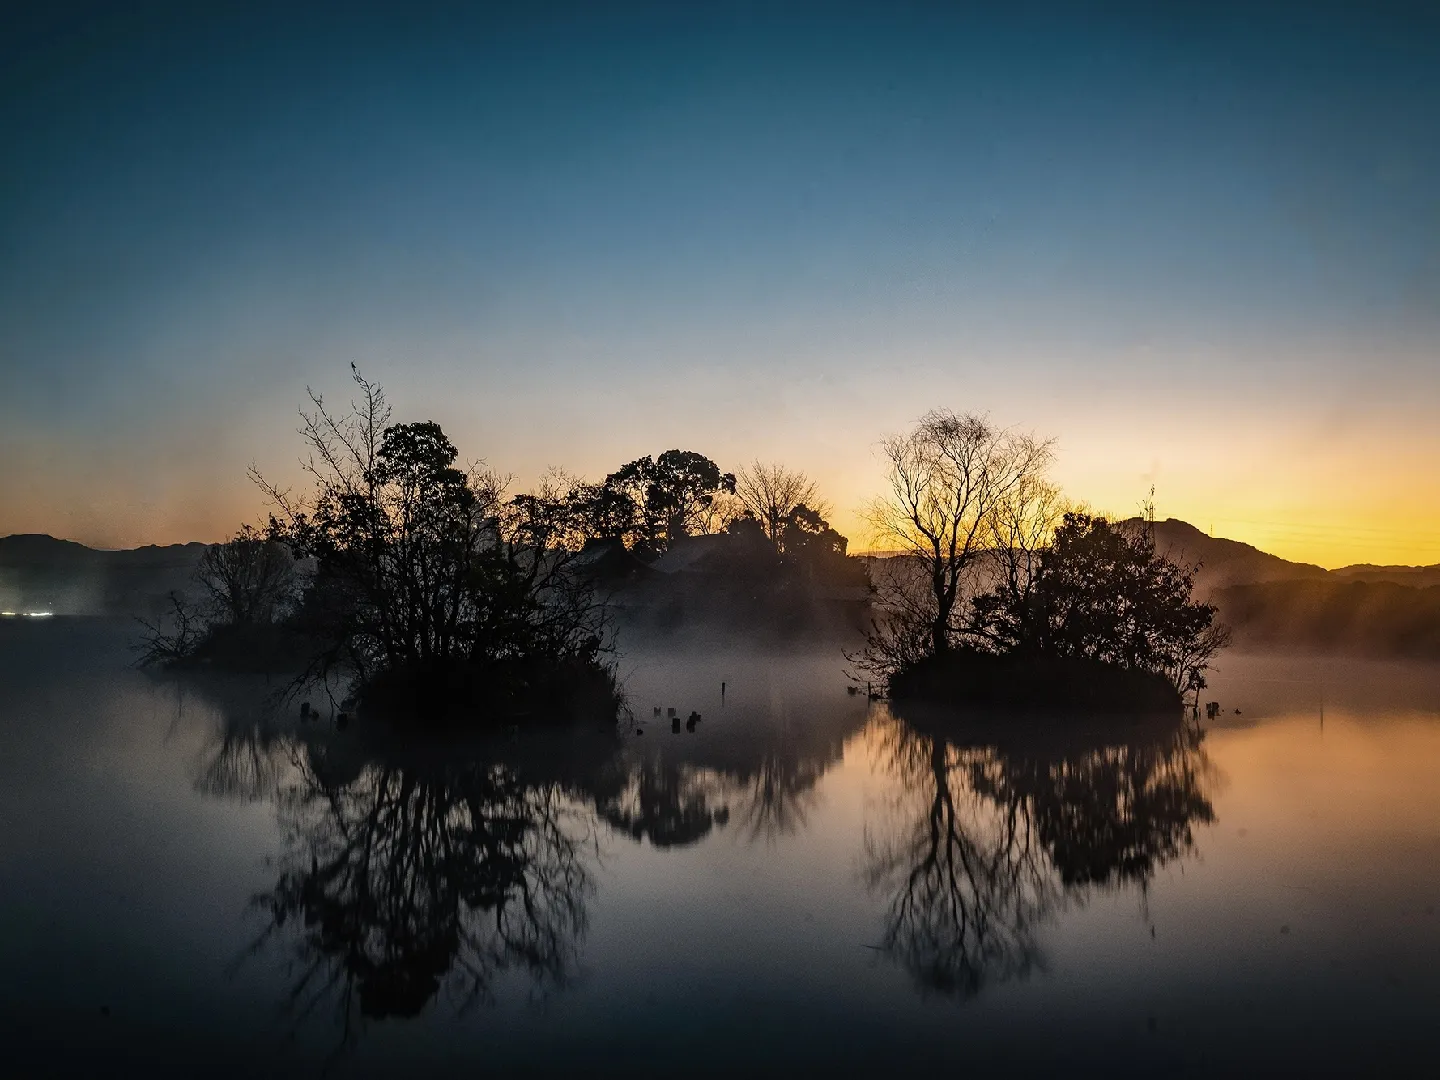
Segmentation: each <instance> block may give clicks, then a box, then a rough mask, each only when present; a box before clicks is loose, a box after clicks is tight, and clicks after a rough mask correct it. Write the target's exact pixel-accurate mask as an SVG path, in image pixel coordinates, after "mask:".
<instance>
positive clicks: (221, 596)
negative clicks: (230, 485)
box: [196, 525, 296, 626]
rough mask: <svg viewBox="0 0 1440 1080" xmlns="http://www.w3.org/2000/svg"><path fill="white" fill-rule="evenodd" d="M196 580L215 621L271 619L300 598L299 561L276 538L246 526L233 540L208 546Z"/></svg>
mask: <svg viewBox="0 0 1440 1080" xmlns="http://www.w3.org/2000/svg"><path fill="white" fill-rule="evenodd" d="M196 580H197V581H198V583H199V584H200V587H201V589H202V590H203V592H204V594H205V601H206V604H207V606H208V607H209V609H210V611H209V612H208V614H209V615H210V617H211V618H212V619H213V620H217V621H221V622H226V623H229V624H231V625H233V626H249V625H253V624H256V623H271V622H274V621H276V619H277V618H279V617H280V616H281V615H283V614H284V613H285V611H286V609H287V608H288V606H289V605H290V604H291V603H292V602H293V601H294V599H295V590H296V574H295V559H294V556H292V555H291V553H290V551H289V550H288V549H287V548H286V547H285V545H284V544H282V543H280V542H279V541H278V540H276V539H275V538H273V537H270V536H266V535H264V534H262V533H261V532H260V531H259V530H257V529H255V528H254V527H253V526H251V525H242V526H241V527H240V531H239V532H238V533H236V534H235V535H234V536H232V537H231V538H230V539H229V540H226V541H224V542H223V543H220V544H212V545H211V546H210V547H208V548H206V549H205V553H204V554H203V555H202V556H200V565H199V568H198V570H197V571H196Z"/></svg>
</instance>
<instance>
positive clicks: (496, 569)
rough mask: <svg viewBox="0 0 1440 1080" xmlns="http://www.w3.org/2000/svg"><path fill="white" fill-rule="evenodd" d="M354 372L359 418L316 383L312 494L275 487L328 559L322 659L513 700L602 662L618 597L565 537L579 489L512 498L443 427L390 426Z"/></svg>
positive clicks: (290, 520) (304, 538)
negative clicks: (592, 578)
mask: <svg viewBox="0 0 1440 1080" xmlns="http://www.w3.org/2000/svg"><path fill="white" fill-rule="evenodd" d="M354 379H355V382H356V384H357V386H358V387H359V388H360V401H359V402H358V403H352V405H351V409H350V411H349V413H348V414H339V415H336V414H334V413H332V412H331V411H329V410H328V409H327V408H326V407H325V404H324V402H323V401H322V399H321V398H320V397H319V396H318V395H315V394H313V393H312V395H311V400H312V402H313V404H314V410H313V411H312V412H306V413H303V414H302V415H303V418H304V427H303V428H302V433H303V435H304V436H305V438H306V441H307V442H308V443H309V446H310V450H311V454H310V457H309V459H308V460H307V463H306V467H307V469H308V471H309V472H310V474H311V475H312V477H313V478H314V479H315V481H316V486H315V490H314V492H313V493H312V494H311V495H310V496H309V497H308V498H305V499H296V498H292V497H291V496H290V495H289V493H287V492H282V491H278V490H276V489H275V488H274V487H273V486H269V485H266V490H268V491H269V492H270V494H271V496H272V498H273V499H274V501H275V502H276V504H277V507H278V510H279V513H278V516H277V517H276V518H275V519H274V520H273V522H272V528H273V530H274V533H275V535H277V536H279V537H282V538H284V540H285V541H286V543H287V544H288V545H289V546H290V547H291V548H292V549H293V550H294V551H295V552H296V553H297V554H299V555H308V556H313V557H314V559H315V561H316V573H315V581H314V584H313V586H312V587H311V589H310V590H309V592H308V593H307V596H306V599H305V603H304V605H303V607H302V611H301V613H300V614H301V621H302V624H303V626H304V628H305V629H306V631H307V632H309V633H310V634H311V635H312V636H314V637H315V638H316V639H318V640H319V641H321V642H322V643H323V644H324V646H325V651H324V654H323V655H322V657H321V658H320V661H319V664H320V667H321V668H322V669H326V668H328V667H329V666H331V665H333V664H336V663H339V664H343V665H349V666H351V667H353V668H354V669H355V670H356V671H357V672H358V674H359V675H360V677H361V679H362V680H363V681H365V682H367V683H371V684H373V682H374V680H375V679H376V678H377V677H379V676H382V675H386V676H392V677H395V678H396V679H398V681H399V683H402V684H403V683H404V682H405V681H406V680H409V681H410V682H412V683H413V684H414V685H415V686H416V687H417V688H419V687H420V686H421V685H423V684H426V683H433V684H435V685H436V686H440V687H443V686H465V687H467V688H469V689H468V690H467V691H466V693H467V694H468V693H470V692H473V691H477V690H479V689H480V688H481V687H482V686H483V687H484V688H485V690H486V692H487V693H494V694H496V695H498V696H501V697H504V696H506V695H510V694H514V693H521V692H524V690H525V688H526V687H527V686H528V687H530V688H532V689H533V688H534V687H535V686H536V685H538V684H545V683H547V682H550V681H552V680H550V679H549V678H548V677H547V676H546V675H544V674H543V673H542V672H543V671H545V670H548V671H550V672H551V674H553V673H554V672H555V671H556V670H557V669H562V668H563V669H566V670H572V671H581V670H598V669H597V668H595V665H596V664H597V653H598V650H599V648H600V642H601V639H602V635H603V620H604V609H603V607H602V606H601V605H600V604H599V603H598V602H596V600H595V599H594V597H593V594H592V593H591V592H590V590H589V588H588V586H587V585H586V584H585V582H584V581H583V580H582V579H581V578H580V577H579V576H578V575H575V574H572V573H571V572H570V570H571V559H572V557H573V552H572V551H571V550H570V548H568V547H567V546H566V540H567V539H568V538H569V537H570V536H571V535H573V533H574V502H575V499H574V491H573V489H572V488H569V487H565V486H563V485H562V484H560V483H557V482H547V483H546V484H545V485H542V487H541V488H540V489H539V490H537V491H535V492H531V493H527V494H525V495H521V496H516V497H513V498H511V497H508V496H507V494H506V492H505V484H504V482H503V481H502V480H501V479H500V478H499V477H497V476H496V475H495V474H494V473H491V472H488V471H484V470H482V469H479V468H470V469H461V468H459V467H457V465H456V460H457V458H458V456H459V455H458V451H457V450H456V448H455V446H454V444H453V443H451V442H450V440H449V439H448V438H447V437H446V435H445V433H444V432H443V431H442V430H441V428H440V426H439V425H438V424H435V423H434V422H431V421H425V422H421V423H413V424H391V423H390V422H389V420H390V409H389V406H388V405H387V403H386V401H385V397H384V393H383V391H381V389H380V388H379V387H378V386H376V385H375V384H373V383H371V382H369V381H368V380H366V379H364V378H363V377H362V376H361V375H360V374H359V373H358V372H355V374H354ZM261 482H262V484H263V481H261Z"/></svg>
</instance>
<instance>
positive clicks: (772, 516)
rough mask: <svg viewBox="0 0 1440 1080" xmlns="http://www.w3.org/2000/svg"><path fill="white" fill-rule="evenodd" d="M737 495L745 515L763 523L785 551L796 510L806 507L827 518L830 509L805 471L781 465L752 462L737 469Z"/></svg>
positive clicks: (764, 527) (767, 534)
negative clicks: (792, 517) (787, 529)
mask: <svg viewBox="0 0 1440 1080" xmlns="http://www.w3.org/2000/svg"><path fill="white" fill-rule="evenodd" d="M735 495H736V497H737V498H738V499H739V500H740V504H741V506H742V507H743V508H744V510H745V512H746V513H748V514H749V515H750V516H751V517H753V518H754V519H755V520H756V521H758V522H759V523H760V527H761V528H762V529H763V530H764V531H765V535H766V536H768V537H769V538H770V541H771V542H772V543H773V544H774V545H775V546H776V547H777V548H778V549H779V550H781V551H782V552H783V551H784V550H785V538H784V532H785V528H786V526H787V524H788V523H789V522H790V519H791V516H792V515H793V514H794V513H795V511H796V510H798V509H800V508H801V507H805V508H806V509H807V510H809V511H811V512H812V513H814V514H815V515H816V516H819V517H823V516H824V515H825V514H828V513H829V512H830V508H829V507H828V506H826V505H825V504H824V503H823V502H821V501H820V496H819V493H818V492H817V491H816V490H815V483H814V481H812V480H811V479H810V478H809V477H808V476H806V475H805V474H804V473H802V472H798V471H795V470H792V469H787V468H786V467H785V466H784V465H780V464H778V463H773V462H772V463H770V464H768V465H767V464H765V463H763V462H760V461H755V462H752V463H751V464H749V465H746V466H743V467H741V468H740V469H738V470H736V473H735Z"/></svg>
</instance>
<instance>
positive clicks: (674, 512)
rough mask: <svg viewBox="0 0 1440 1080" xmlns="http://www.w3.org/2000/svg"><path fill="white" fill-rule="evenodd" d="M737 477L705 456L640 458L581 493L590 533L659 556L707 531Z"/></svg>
mask: <svg viewBox="0 0 1440 1080" xmlns="http://www.w3.org/2000/svg"><path fill="white" fill-rule="evenodd" d="M734 491H735V476H734V474H733V473H722V472H721V471H720V467H719V466H718V465H716V464H715V462H713V461H711V460H710V459H709V458H707V457H706V456H705V455H703V454H697V453H695V452H694V451H690V450H666V451H665V452H664V453H663V454H661V455H660V456H659V457H658V458H652V457H649V456H646V457H643V458H637V459H636V460H634V461H632V462H629V463H628V464H626V465H622V466H621V467H620V468H619V469H617V470H616V471H615V472H613V473H611V474H610V475H609V476H607V477H606V478H605V482H604V483H603V484H597V485H589V486H587V487H585V488H583V489H581V490H579V491H577V493H576V512H577V513H578V515H579V516H580V518H581V519H582V521H583V522H584V527H585V528H586V529H587V530H588V532H589V535H591V536H597V537H604V538H607V539H620V540H623V541H624V542H625V543H626V545H627V546H629V547H631V548H633V549H634V550H635V551H636V552H638V553H639V554H640V555H641V556H642V557H646V558H650V557H654V556H656V555H659V554H661V553H663V552H664V551H665V549H666V548H667V547H669V545H670V543H671V541H673V540H674V539H675V538H676V537H680V536H686V535H689V534H690V533H694V532H701V531H704V530H705V529H706V528H707V527H709V526H710V525H711V524H712V522H711V520H710V514H709V511H710V509H711V508H712V507H713V506H714V505H715V501H716V498H717V496H720V495H722V494H726V493H729V494H733V493H734Z"/></svg>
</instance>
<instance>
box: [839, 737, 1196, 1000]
mask: <svg viewBox="0 0 1440 1080" xmlns="http://www.w3.org/2000/svg"><path fill="white" fill-rule="evenodd" d="M873 724H874V732H873V733H874V737H875V741H876V743H877V745H878V746H879V748H880V757H881V760H882V762H883V763H884V767H885V768H886V769H887V770H888V772H889V774H890V779H891V781H892V784H891V790H892V792H893V796H892V801H891V804H890V806H889V807H888V811H889V813H888V814H887V815H886V818H885V820H884V822H883V823H881V824H880V825H879V826H878V827H872V828H869V829H867V832H866V840H865V856H864V874H865V880H866V883H867V885H868V886H869V887H870V888H871V890H872V891H873V892H875V893H876V894H877V895H880V896H882V897H885V898H887V900H888V907H887V910H886V915H885V924H884V932H883V935H882V939H881V945H880V948H881V950H882V951H883V952H884V953H886V954H887V955H888V956H889V957H890V958H891V959H893V960H894V961H896V962H897V963H899V964H900V965H902V966H903V967H904V968H905V969H906V970H907V971H909V972H910V974H911V975H912V976H913V978H914V979H915V982H916V984H917V985H918V986H919V988H920V989H921V991H922V992H924V993H938V994H945V995H955V996H961V997H968V996H972V995H974V994H976V993H978V992H979V991H980V990H981V989H983V988H984V986H985V985H986V984H987V983H989V982H992V981H1004V980H1007V979H1012V978H1017V977H1023V976H1025V975H1027V974H1029V973H1030V972H1031V971H1032V970H1034V969H1035V968H1037V967H1038V966H1040V965H1041V963H1042V956H1041V953H1040V950H1039V947H1038V944H1037V941H1036V933H1037V930H1038V929H1039V927H1040V926H1041V925H1042V924H1043V923H1044V922H1045V921H1046V920H1047V919H1049V918H1050V917H1052V916H1053V915H1054V914H1056V913H1057V912H1058V911H1059V910H1061V909H1062V908H1063V907H1065V906H1066V905H1067V904H1071V903H1076V902H1083V900H1084V898H1085V896H1086V895H1087V894H1088V893H1089V892H1090V891H1091V890H1095V889H1105V888H1114V887H1118V886H1120V885H1123V884H1133V885H1137V886H1139V887H1140V888H1141V890H1142V895H1143V889H1144V887H1145V885H1146V883H1147V882H1148V881H1149V880H1150V878H1151V877H1152V876H1153V875H1154V873H1155V872H1156V871H1157V870H1158V869H1159V868H1160V867H1162V866H1164V865H1165V864H1166V863H1168V862H1170V861H1172V860H1174V859H1177V858H1179V857H1181V856H1183V855H1184V854H1186V853H1187V852H1189V851H1190V850H1191V849H1192V848H1193V845H1194V834H1193V827H1194V826H1195V825H1196V824H1202V823H1208V822H1211V821H1213V820H1214V810H1213V808H1212V806H1211V804H1210V801H1209V798H1208V797H1207V795H1206V782H1207V779H1208V777H1209V775H1210V772H1211V770H1210V768H1209V766H1208V763H1207V762H1206V759H1205V757H1204V754H1203V751H1202V750H1201V747H1200V742H1201V733H1200V731H1199V730H1198V728H1197V727H1194V726H1192V725H1188V724H1183V723H1182V724H1167V725H1164V726H1162V727H1160V728H1159V729H1158V730H1155V729H1151V730H1148V731H1147V730H1140V731H1130V732H1126V733H1123V734H1122V735H1117V734H1115V733H1107V732H1104V731H1100V732H1093V731H1092V732H1091V733H1090V734H1089V735H1088V736H1077V735H1074V734H1072V735H1069V736H1067V737H1061V738H1055V737H1052V738H1049V739H1048V740H1047V739H1031V740H1018V739H1015V738H1013V737H1011V738H1008V739H1004V740H999V741H997V740H994V739H993V738H992V737H987V736H979V737H977V733H976V731H975V729H974V727H973V725H967V724H964V723H959V722H948V723H947V722H945V721H943V720H941V721H937V720H936V719H935V718H934V717H926V718H923V719H922V718H912V719H910V720H906V719H902V718H900V717H898V716H895V715H892V714H890V713H888V712H885V711H881V712H880V713H879V714H878V715H877V717H876V719H875V720H874V721H873Z"/></svg>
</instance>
